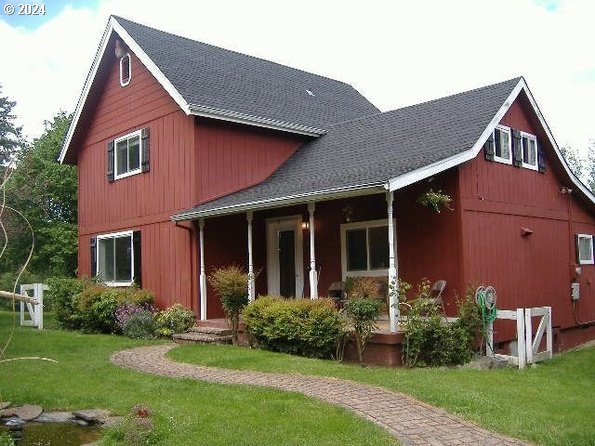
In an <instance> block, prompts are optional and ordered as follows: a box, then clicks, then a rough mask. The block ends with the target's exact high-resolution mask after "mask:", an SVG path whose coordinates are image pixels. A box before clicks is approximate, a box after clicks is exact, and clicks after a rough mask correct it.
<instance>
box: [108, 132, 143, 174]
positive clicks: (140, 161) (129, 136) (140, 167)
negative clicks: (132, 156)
mask: <svg viewBox="0 0 595 446" xmlns="http://www.w3.org/2000/svg"><path fill="white" fill-rule="evenodd" d="M132 138H138V168H136V169H134V170H129V171H128V172H126V173H123V174H121V175H118V143H119V142H121V141H124V140H129V139H132ZM142 171H143V138H142V129H141V130H137V131H135V132H132V133H129V134H127V135H124V136H120V137H119V138H117V139H115V140H114V180H119V179H120V178H126V177H129V176H132V175H137V174H139V173H142Z"/></svg>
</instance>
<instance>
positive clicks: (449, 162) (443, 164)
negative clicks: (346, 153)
mask: <svg viewBox="0 0 595 446" xmlns="http://www.w3.org/2000/svg"><path fill="white" fill-rule="evenodd" d="M521 91H524V92H525V94H526V95H527V98H528V99H529V102H530V104H531V107H532V108H533V111H534V112H535V114H536V115H537V117H538V119H539V123H540V124H541V126H542V128H543V130H544V131H545V133H546V136H547V139H548V141H549V142H550V144H551V145H552V147H553V148H554V151H555V153H556V155H557V156H558V159H559V160H560V162H561V163H562V167H564V170H565V172H566V174H567V175H568V178H569V179H570V181H571V182H572V183H573V184H574V185H575V186H576V187H577V188H578V189H579V190H580V191H581V192H582V193H583V194H584V195H585V196H586V197H587V198H588V199H589V200H590V201H591V203H592V204H594V205H595V195H593V192H591V191H590V190H589V189H588V188H587V187H586V186H585V185H584V184H583V183H582V182H581V181H580V180H579V179H578V178H577V177H576V176H575V175H574V173H572V171H571V170H570V167H568V164H567V163H566V161H564V157H563V156H562V153H561V152H560V148H559V147H558V144H557V143H556V140H555V139H554V136H553V135H552V133H551V131H550V128H549V126H548V125H547V122H546V121H545V119H544V117H543V115H542V114H541V111H540V110H539V107H538V106H537V103H536V102H535V98H533V95H532V94H531V91H530V90H529V87H528V86H527V83H526V82H525V79H524V78H521V79H520V80H519V83H518V84H517V85H516V86H515V87H514V89H513V90H512V92H511V93H510V94H509V95H508V98H506V101H504V104H502V106H501V107H500V109H499V110H498V112H497V113H496V114H495V115H494V117H493V118H492V120H491V121H490V123H489V125H488V126H487V127H486V129H485V130H484V131H483V133H482V134H481V136H480V137H479V139H478V140H477V142H476V143H475V144H474V145H473V147H471V148H470V149H469V150H467V151H465V152H462V153H459V154H457V155H454V156H451V157H450V158H446V159H444V160H440V161H437V162H435V163H432V164H429V165H427V166H423V167H420V168H419V169H416V170H414V171H413V172H409V173H407V174H405V175H401V176H399V177H395V178H392V179H391V180H389V181H388V183H387V184H386V186H385V187H386V188H387V189H388V190H391V191H394V190H397V189H401V188H403V187H405V186H408V185H410V184H413V183H417V182H418V181H420V180H423V179H426V178H429V177H431V176H433V175H436V174H438V173H440V172H443V171H445V170H447V169H450V168H451V167H454V166H458V165H459V164H462V163H464V162H466V161H469V160H471V159H473V158H475V157H476V156H477V154H478V153H479V151H480V150H481V149H482V147H483V145H484V144H485V142H486V140H487V139H488V137H489V136H490V134H491V133H492V132H493V131H494V128H495V127H496V125H497V124H498V123H499V122H500V121H501V120H502V118H503V117H504V115H505V114H506V112H507V111H508V109H509V108H510V107H511V105H512V104H513V102H514V101H515V99H516V98H517V96H518V95H519V93H520V92H521Z"/></svg>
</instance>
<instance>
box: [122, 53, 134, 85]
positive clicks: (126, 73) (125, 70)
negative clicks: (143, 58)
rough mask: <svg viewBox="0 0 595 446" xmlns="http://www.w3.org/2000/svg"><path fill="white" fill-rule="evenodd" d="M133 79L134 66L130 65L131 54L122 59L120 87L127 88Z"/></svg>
mask: <svg viewBox="0 0 595 446" xmlns="http://www.w3.org/2000/svg"><path fill="white" fill-rule="evenodd" d="M131 77H132V64H131V63H130V54H125V55H124V56H122V57H121V58H120V85H121V86H122V87H125V86H126V85H128V84H129V83H130V78H131Z"/></svg>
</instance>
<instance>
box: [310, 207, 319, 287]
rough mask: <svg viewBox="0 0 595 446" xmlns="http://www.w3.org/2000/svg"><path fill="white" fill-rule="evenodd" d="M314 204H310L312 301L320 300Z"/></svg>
mask: <svg viewBox="0 0 595 446" xmlns="http://www.w3.org/2000/svg"><path fill="white" fill-rule="evenodd" d="M314 208H315V204H314V202H312V203H308V214H309V222H308V224H309V228H310V299H318V274H317V273H316V250H315V249H314Z"/></svg>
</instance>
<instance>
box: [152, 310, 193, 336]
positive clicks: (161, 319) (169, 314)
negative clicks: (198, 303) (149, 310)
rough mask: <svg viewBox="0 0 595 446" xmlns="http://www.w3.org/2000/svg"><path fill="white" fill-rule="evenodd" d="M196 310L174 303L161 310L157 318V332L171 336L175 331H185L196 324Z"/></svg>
mask: <svg viewBox="0 0 595 446" xmlns="http://www.w3.org/2000/svg"><path fill="white" fill-rule="evenodd" d="M195 319H196V316H195V315H194V312H193V311H192V310H190V309H188V308H185V307H184V306H182V305H180V304H174V305H172V306H171V307H169V308H166V309H165V310H163V311H160V312H159V313H158V314H157V317H156V318H155V320H156V323H157V334H158V335H160V336H165V337H170V336H171V335H173V334H174V333H183V332H185V331H187V330H188V329H189V328H190V327H192V326H193V325H194V320H195Z"/></svg>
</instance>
